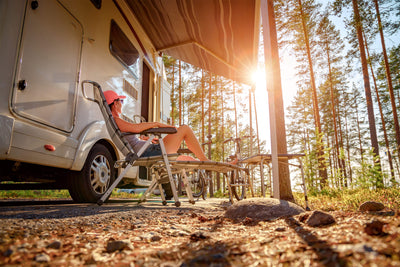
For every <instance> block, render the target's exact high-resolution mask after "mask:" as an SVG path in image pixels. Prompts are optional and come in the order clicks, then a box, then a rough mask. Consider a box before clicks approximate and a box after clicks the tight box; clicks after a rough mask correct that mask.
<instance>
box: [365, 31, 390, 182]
mask: <svg viewBox="0 0 400 267" xmlns="http://www.w3.org/2000/svg"><path fill="white" fill-rule="evenodd" d="M364 40H365V49H366V51H367V56H368V59H370V55H369V49H368V42H367V40H366V38H365V34H364ZM368 61H369V68H370V70H371V76H372V80H373V82H374V88H375V93H376V101H377V102H378V106H379V114H380V115H381V121H382V129H383V137H384V139H385V145H386V149H387V153H388V161H389V167H390V175H391V181H396V180H395V178H394V169H393V160H392V153H391V152H390V144H389V139H388V136H387V131H386V122H385V117H384V115H383V109H382V104H381V99H380V97H379V91H378V86H377V84H376V78H375V74H374V69H373V68H372V62H371V60H368Z"/></svg>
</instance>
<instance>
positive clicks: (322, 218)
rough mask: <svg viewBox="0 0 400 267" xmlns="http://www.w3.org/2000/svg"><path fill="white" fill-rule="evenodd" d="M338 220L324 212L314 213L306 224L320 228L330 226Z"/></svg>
mask: <svg viewBox="0 0 400 267" xmlns="http://www.w3.org/2000/svg"><path fill="white" fill-rule="evenodd" d="M335 222H336V220H335V218H333V216H332V215H330V214H328V213H325V212H323V211H319V210H316V211H313V212H312V213H311V215H310V217H309V218H308V219H307V221H306V224H307V225H309V226H312V227H318V226H322V225H328V224H332V223H335Z"/></svg>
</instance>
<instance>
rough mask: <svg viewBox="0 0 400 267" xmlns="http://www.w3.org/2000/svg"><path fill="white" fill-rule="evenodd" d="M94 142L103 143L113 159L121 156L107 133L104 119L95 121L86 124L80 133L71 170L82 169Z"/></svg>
mask: <svg viewBox="0 0 400 267" xmlns="http://www.w3.org/2000/svg"><path fill="white" fill-rule="evenodd" d="M96 144H102V145H104V146H105V147H106V148H107V149H108V150H109V151H110V153H111V154H112V156H113V159H114V160H118V159H120V157H121V156H120V154H119V152H118V149H117V148H116V147H115V145H114V143H113V142H112V141H111V138H110V136H109V134H108V133H107V129H106V126H105V123H104V121H96V122H93V123H91V124H90V125H88V126H87V127H86V129H85V130H84V131H83V133H82V134H81V136H80V138H79V145H78V149H77V150H76V154H75V157H74V161H73V163H72V166H71V170H73V171H81V170H82V169H83V166H84V164H85V162H86V159H87V157H88V155H89V153H90V151H91V150H92V149H93V147H94V146H95V145H96Z"/></svg>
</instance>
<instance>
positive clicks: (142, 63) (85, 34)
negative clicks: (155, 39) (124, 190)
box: [0, 0, 170, 186]
mask: <svg viewBox="0 0 400 267" xmlns="http://www.w3.org/2000/svg"><path fill="white" fill-rule="evenodd" d="M95 2H98V3H101V7H100V8H96V6H95V4H94V3H95ZM125 5H126V4H125V2H124V1H123V0H103V1H90V0H81V1H77V0H38V1H32V0H2V1H0V58H1V62H0V164H3V166H2V171H1V172H2V174H0V181H4V180H14V181H16V179H12V178H10V177H12V176H13V172H14V171H17V170H18V168H19V167H20V166H21V165H23V164H26V163H28V164H33V165H34V166H48V167H55V168H58V169H65V170H69V171H76V172H77V173H79V172H80V171H82V169H83V168H84V164H85V162H86V160H87V158H88V155H89V153H90V151H91V150H92V148H93V147H94V146H95V144H98V143H101V144H103V145H104V146H105V147H107V149H108V150H109V152H110V153H111V154H112V155H113V157H114V159H115V160H117V159H120V158H122V157H123V155H121V153H120V152H118V150H117V149H116V148H115V146H114V145H113V143H112V141H111V138H110V137H109V135H108V133H107V130H106V128H105V124H104V121H103V118H102V115H101V112H100V110H99V107H98V105H97V104H96V103H94V102H92V101H88V100H87V99H85V98H84V96H83V94H82V87H81V81H84V80H92V81H96V82H97V83H99V84H100V85H101V86H102V89H103V91H106V90H114V91H116V92H117V93H118V94H123V95H126V96H127V101H126V102H124V108H123V113H125V114H126V115H127V116H128V117H131V118H132V117H133V116H134V115H144V116H145V117H147V119H148V120H149V121H164V122H166V121H167V120H168V117H169V107H170V102H169V101H170V100H169V94H170V87H169V85H168V83H166V82H165V80H164V76H163V71H164V70H163V63H162V59H161V58H160V57H159V56H158V54H157V53H156V51H155V49H154V47H153V45H152V43H151V41H150V40H149V38H148V37H147V35H146V33H145V32H144V31H143V29H142V28H141V26H140V23H139V22H138V21H137V20H136V19H135V17H134V15H133V14H132V13H131V12H129V8H127V7H126V6H125ZM115 25H116V26H115ZM121 31H122V32H123V35H125V37H127V38H128V39H129V41H130V43H131V45H133V46H134V47H135V48H136V50H137V51H136V52H137V53H138V56H137V59H136V61H135V62H130V63H129V64H131V63H132V64H131V65H130V67H128V65H127V64H126V60H124V59H121V58H120V57H118V55H116V54H115V52H112V51H114V50H117V49H118V48H114V46H113V43H112V42H114V43H115V47H118V45H117V44H116V43H117V42H119V41H120V40H122V41H121V43H123V42H124V41H126V40H125V39H123V38H122V37H120V36H119V34H120V33H121ZM111 32H113V33H111ZM112 34H113V36H114V35H115V37H111V35H112ZM113 38H114V40H113V41H112V42H111V41H110V39H113ZM122 45H123V44H122ZM143 81H144V82H143ZM143 88H147V90H146V89H145V90H143V92H145V91H146V92H148V94H145V93H143V92H142V89H143ZM146 95H148V96H147V97H146ZM33 165H32V166H33ZM30 166H31V165H30ZM50 169H51V170H54V169H53V168H50ZM46 171H47V169H46V168H43V172H46ZM4 173H6V174H7V175H5V174H4ZM5 177H7V178H5ZM37 178H38V180H39V181H40V177H37ZM17 180H18V181H28V180H29V181H36V179H24V178H23V176H22V177H21V175H19V178H18V179H17ZM124 182H125V183H130V184H133V185H136V186H147V185H149V181H148V180H147V179H140V178H139V177H138V168H132V169H131V171H130V172H129V173H128V174H127V177H126V178H125V179H124Z"/></svg>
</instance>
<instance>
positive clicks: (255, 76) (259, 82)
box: [251, 68, 266, 90]
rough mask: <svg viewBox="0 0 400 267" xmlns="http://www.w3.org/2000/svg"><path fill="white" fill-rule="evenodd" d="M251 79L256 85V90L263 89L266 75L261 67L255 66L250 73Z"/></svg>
mask: <svg viewBox="0 0 400 267" xmlns="http://www.w3.org/2000/svg"><path fill="white" fill-rule="evenodd" d="M251 80H252V82H253V83H254V84H255V86H256V90H265V87H266V76H265V71H264V69H262V68H257V69H256V70H255V71H253V73H252V75H251Z"/></svg>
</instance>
